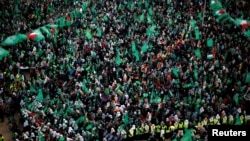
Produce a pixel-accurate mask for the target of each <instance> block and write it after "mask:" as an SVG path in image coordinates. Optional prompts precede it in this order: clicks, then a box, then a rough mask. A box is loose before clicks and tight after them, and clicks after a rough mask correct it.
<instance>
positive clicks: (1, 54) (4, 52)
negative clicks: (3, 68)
mask: <svg viewBox="0 0 250 141" xmlns="http://www.w3.org/2000/svg"><path fill="white" fill-rule="evenodd" d="M8 55H9V51H8V50H6V49H4V48H1V47H0V60H2V59H3V58H4V57H7V56H8Z"/></svg>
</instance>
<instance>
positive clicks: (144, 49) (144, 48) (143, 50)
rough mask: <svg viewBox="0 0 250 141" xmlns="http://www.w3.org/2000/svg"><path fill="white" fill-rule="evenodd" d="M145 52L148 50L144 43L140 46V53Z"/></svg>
mask: <svg viewBox="0 0 250 141" xmlns="http://www.w3.org/2000/svg"><path fill="white" fill-rule="evenodd" d="M147 50H148V45H147V43H144V44H143V45H142V48H141V51H142V52H143V53H145V52H147Z"/></svg>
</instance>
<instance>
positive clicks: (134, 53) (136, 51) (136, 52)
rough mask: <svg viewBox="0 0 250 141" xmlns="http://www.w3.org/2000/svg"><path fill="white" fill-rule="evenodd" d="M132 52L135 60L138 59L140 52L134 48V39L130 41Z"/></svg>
mask: <svg viewBox="0 0 250 141" xmlns="http://www.w3.org/2000/svg"><path fill="white" fill-rule="evenodd" d="M132 54H133V55H134V57H135V61H139V60H140V53H139V51H138V50H137V49H136V45H135V41H132Z"/></svg>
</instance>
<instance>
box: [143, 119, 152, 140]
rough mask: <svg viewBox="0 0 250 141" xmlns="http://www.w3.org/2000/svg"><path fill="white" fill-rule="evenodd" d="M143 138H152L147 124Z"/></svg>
mask: <svg viewBox="0 0 250 141" xmlns="http://www.w3.org/2000/svg"><path fill="white" fill-rule="evenodd" d="M143 136H145V138H146V139H147V138H149V136H150V127H149V125H148V124H147V123H146V124H145V126H144V134H143Z"/></svg>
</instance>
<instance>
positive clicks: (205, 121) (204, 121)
mask: <svg viewBox="0 0 250 141" xmlns="http://www.w3.org/2000/svg"><path fill="white" fill-rule="evenodd" d="M207 124H208V120H207V117H205V118H204V119H203V120H202V126H204V127H207Z"/></svg>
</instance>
